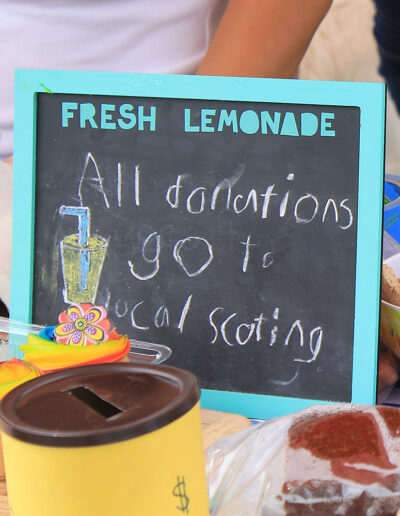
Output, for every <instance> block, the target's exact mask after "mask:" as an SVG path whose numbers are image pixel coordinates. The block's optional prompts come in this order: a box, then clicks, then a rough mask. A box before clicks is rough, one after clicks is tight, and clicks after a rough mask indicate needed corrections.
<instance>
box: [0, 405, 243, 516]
mask: <svg viewBox="0 0 400 516" xmlns="http://www.w3.org/2000/svg"><path fill="white" fill-rule="evenodd" d="M250 425H251V422H250V421H249V420H248V419H247V418H245V417H244V416H238V415H236V414H228V413H226V412H217V411H215V410H207V409H201V426H202V429H203V447H204V449H206V448H208V446H210V444H212V443H213V442H214V441H217V440H218V439H221V438H222V437H225V436H226V435H229V434H232V433H234V432H238V431H239V430H243V429H244V428H246V427H248V426H250ZM0 516H10V512H9V510H8V497H7V486H6V481H5V480H0Z"/></svg>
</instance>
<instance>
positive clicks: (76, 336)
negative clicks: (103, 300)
mask: <svg viewBox="0 0 400 516" xmlns="http://www.w3.org/2000/svg"><path fill="white" fill-rule="evenodd" d="M106 316H107V312H106V310H105V308H103V307H100V306H93V305H92V304H90V303H85V304H83V305H71V306H70V307H69V308H68V309H67V310H65V311H64V312H62V313H61V314H60V315H59V317H58V324H57V325H56V326H47V327H46V328H44V329H43V330H42V331H41V332H40V334H39V335H33V334H29V335H28V336H27V343H26V344H22V345H20V346H19V349H20V351H22V352H23V353H24V356H23V359H24V361H26V362H29V363H30V364H33V365H34V366H36V367H37V368H39V369H40V370H41V371H42V372H43V373H49V372H51V371H57V370H58V369H64V368H67V367H75V366H79V365H89V364H98V363H111V362H120V361H122V360H128V359H127V355H128V353H129V351H130V341H129V339H128V337H127V336H126V335H120V334H118V333H117V331H116V329H115V328H112V329H111V322H110V320H109V319H107V317H106Z"/></svg>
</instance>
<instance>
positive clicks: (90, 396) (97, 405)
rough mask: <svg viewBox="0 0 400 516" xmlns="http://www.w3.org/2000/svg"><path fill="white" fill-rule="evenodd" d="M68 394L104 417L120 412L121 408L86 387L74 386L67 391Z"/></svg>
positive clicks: (107, 417)
mask: <svg viewBox="0 0 400 516" xmlns="http://www.w3.org/2000/svg"><path fill="white" fill-rule="evenodd" d="M68 394H72V396H74V397H75V398H76V399H78V400H79V401H81V402H82V403H85V405H87V406H88V407H90V408H91V409H93V410H94V411H96V412H97V413H98V414H100V415H101V416H103V417H104V418H105V419H110V418H111V417H113V416H116V415H117V414H120V413H121V412H122V410H121V409H120V408H118V407H116V406H115V405H113V404H112V403H109V402H108V401H106V400H104V399H103V398H100V396H98V395H97V394H96V393H95V392H93V391H91V390H90V389H88V388H87V387H83V386H82V387H75V388H74V389H71V390H69V391H68Z"/></svg>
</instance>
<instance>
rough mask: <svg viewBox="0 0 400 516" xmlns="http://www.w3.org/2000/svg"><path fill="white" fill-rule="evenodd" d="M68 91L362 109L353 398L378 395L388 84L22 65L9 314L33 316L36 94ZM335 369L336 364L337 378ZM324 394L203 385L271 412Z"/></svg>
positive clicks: (218, 402)
mask: <svg viewBox="0 0 400 516" xmlns="http://www.w3.org/2000/svg"><path fill="white" fill-rule="evenodd" d="M39 92H48V93H71V94H101V95H121V96H140V97H160V98H181V99H182V98H187V99H210V100H225V101H229V100H234V101H255V102H257V101H258V102H271V103H278V102H279V103H283V104H311V105H329V106H358V107H359V108H360V116H361V127H360V152H359V201H358V226H357V259H356V278H355V291H356V296H355V314H354V348H353V349H354V352H353V382H352V398H351V401H352V403H360V404H373V403H375V401H376V377H377V341H378V330H379V299H380V273H381V245H382V244H381V242H382V213H383V206H382V199H383V184H384V173H383V170H384V132H385V106H386V89H385V86H384V85H383V84H372V83H346V82H325V81H324V82H321V81H302V80H282V79H257V78H229V77H203V76H178V75H175V76H172V75H153V74H123V73H102V72H77V71H54V70H53V71H50V70H17V71H16V73H15V144H14V149H15V151H14V186H13V188H14V191H13V206H14V207H13V236H12V239H13V242H12V275H11V304H10V317H11V318H12V319H16V320H20V321H23V322H30V321H31V310H32V280H33V255H34V252H33V251H34V245H35V242H34V218H35V213H34V206H35V203H34V199H35V146H36V94H37V93H39ZM334 377H335V372H334V371H332V380H334ZM315 403H322V402H321V400H318V399H316V400H305V399H297V398H286V397H278V396H264V395H258V394H244V393H236V392H222V391H212V390H204V391H203V392H202V405H203V406H204V407H207V408H212V409H217V410H225V411H230V412H235V413H241V414H245V415H248V416H251V417H257V418H266V417H272V416H277V415H281V414H284V413H288V412H293V411H295V410H299V409H301V408H303V407H306V406H308V405H310V404H315Z"/></svg>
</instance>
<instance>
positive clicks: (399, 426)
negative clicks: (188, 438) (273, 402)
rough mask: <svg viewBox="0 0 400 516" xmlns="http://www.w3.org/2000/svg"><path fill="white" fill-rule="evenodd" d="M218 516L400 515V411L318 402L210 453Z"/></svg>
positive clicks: (212, 493)
mask: <svg viewBox="0 0 400 516" xmlns="http://www.w3.org/2000/svg"><path fill="white" fill-rule="evenodd" d="M206 471H207V478H208V487H209V498H210V514H211V515H212V516H284V515H285V516H286V515H289V516H291V515H300V514H301V515H302V516H308V515H310V516H311V515H312V516H325V515H327V514H340V515H341V516H355V515H360V516H361V515H363V516H376V515H378V514H382V515H385V516H395V515H396V513H397V510H398V508H399V507H400V410H399V409H397V408H393V407H383V406H381V407H375V406H359V405H351V404H344V405H319V406H313V407H310V408H308V409H305V410H302V411H300V412H297V413H295V414H291V415H288V416H283V417H278V418H274V419H271V420H269V421H265V422H263V423H260V424H258V425H255V426H253V427H250V428H249V429H245V430H242V431H241V432H238V433H236V434H232V435H230V436H228V437H225V438H223V439H221V440H219V441H217V442H215V443H214V444H213V445H211V446H210V447H209V448H208V449H207V450H206Z"/></svg>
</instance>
